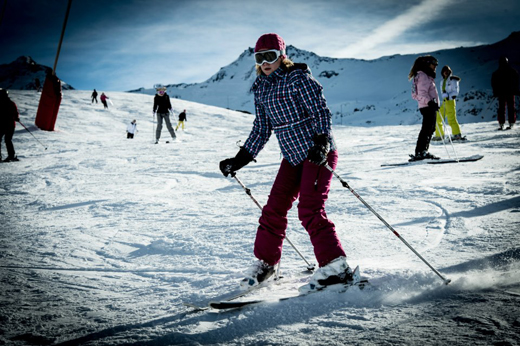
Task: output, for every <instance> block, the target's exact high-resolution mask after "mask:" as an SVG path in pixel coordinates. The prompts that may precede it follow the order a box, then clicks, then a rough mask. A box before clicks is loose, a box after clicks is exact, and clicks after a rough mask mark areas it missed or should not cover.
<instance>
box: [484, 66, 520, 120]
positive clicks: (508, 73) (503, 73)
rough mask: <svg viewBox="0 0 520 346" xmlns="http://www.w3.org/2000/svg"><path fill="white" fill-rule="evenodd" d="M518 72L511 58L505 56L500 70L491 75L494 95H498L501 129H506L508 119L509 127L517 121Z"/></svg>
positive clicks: (498, 116)
mask: <svg viewBox="0 0 520 346" xmlns="http://www.w3.org/2000/svg"><path fill="white" fill-rule="evenodd" d="M518 79H519V78H518V72H517V71H516V70H515V69H514V68H513V67H511V65H509V60H508V59H507V58H506V57H505V56H503V57H501V58H500V60H499V66H498V70H496V71H495V72H493V75H492V76H491V86H492V88H493V97H498V115H497V119H498V125H499V128H498V129H499V130H503V129H504V124H505V122H506V107H507V120H508V122H509V127H508V129H512V128H513V127H514V126H515V123H516V113H515V95H519V94H520V93H519V91H518V90H519V88H518Z"/></svg>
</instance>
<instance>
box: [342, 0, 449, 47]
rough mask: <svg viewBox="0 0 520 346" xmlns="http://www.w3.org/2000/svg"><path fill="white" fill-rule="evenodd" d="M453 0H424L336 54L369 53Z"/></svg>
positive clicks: (437, 12) (414, 26) (434, 16)
mask: <svg viewBox="0 0 520 346" xmlns="http://www.w3.org/2000/svg"><path fill="white" fill-rule="evenodd" d="M452 2H453V0H424V1H423V2H421V3H420V4H418V5H416V6H414V7H411V8H410V9H408V10H407V11H406V12H404V13H402V14H400V15H399V16H397V17H395V18H393V19H391V20H389V21H387V22H385V23H384V24H383V25H381V26H379V27H377V28H376V29H375V30H373V31H372V32H371V33H370V34H369V35H368V36H366V37H364V38H363V39H361V40H359V41H358V42H355V43H352V44H350V45H349V46H347V47H346V48H344V49H341V50H340V51H338V52H337V53H336V55H337V56H351V57H354V56H357V57H360V56H363V55H366V56H368V55H370V53H371V52H370V51H371V50H373V49H374V48H376V47H377V46H378V45H381V44H384V43H387V42H389V41H393V40H395V39H396V38H398V37H399V36H400V35H402V34H403V33H404V32H406V31H408V30H410V29H413V28H417V27H420V26H422V25H424V24H426V23H428V22H430V21H433V20H435V19H437V18H438V16H440V15H441V14H442V12H443V11H444V9H445V8H446V7H448V6H449V5H451V4H452Z"/></svg>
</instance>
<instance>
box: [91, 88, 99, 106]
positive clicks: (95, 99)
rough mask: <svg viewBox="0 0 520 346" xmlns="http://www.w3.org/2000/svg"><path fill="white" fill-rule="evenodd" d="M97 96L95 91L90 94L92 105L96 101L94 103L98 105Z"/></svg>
mask: <svg viewBox="0 0 520 346" xmlns="http://www.w3.org/2000/svg"><path fill="white" fill-rule="evenodd" d="M97 95H98V93H97V91H96V89H94V91H93V92H92V103H94V101H96V103H98V102H97Z"/></svg>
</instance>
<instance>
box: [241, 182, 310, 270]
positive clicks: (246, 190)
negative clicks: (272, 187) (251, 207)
mask: <svg viewBox="0 0 520 346" xmlns="http://www.w3.org/2000/svg"><path fill="white" fill-rule="evenodd" d="M232 176H233V178H235V180H236V181H237V182H238V183H239V184H240V186H242V188H243V189H244V191H245V192H246V194H247V195H248V196H249V197H251V199H252V200H253V202H255V204H256V205H257V207H258V208H260V210H262V206H261V205H260V203H258V201H257V200H256V198H255V197H254V196H253V194H252V193H251V190H250V189H249V188H248V187H246V186H245V185H244V184H243V183H242V182H241V181H240V179H238V178H237V175H236V173H233V174H232ZM285 240H287V242H288V243H289V244H290V245H291V246H292V247H293V249H294V250H295V251H296V253H298V255H300V257H301V258H302V260H303V261H304V262H305V263H307V270H309V271H313V270H314V268H315V265H314V264H310V263H309V261H307V259H305V257H304V256H303V255H302V253H301V252H300V251H299V250H298V248H297V247H296V246H295V245H294V244H293V242H292V241H291V240H290V239H289V237H287V235H286V236H285Z"/></svg>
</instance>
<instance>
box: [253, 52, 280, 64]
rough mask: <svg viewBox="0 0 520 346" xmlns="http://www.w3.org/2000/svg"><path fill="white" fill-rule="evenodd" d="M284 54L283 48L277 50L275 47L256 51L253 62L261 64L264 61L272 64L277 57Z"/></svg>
mask: <svg viewBox="0 0 520 346" xmlns="http://www.w3.org/2000/svg"><path fill="white" fill-rule="evenodd" d="M282 54H285V52H284V51H283V50H277V49H270V50H264V51H262V52H256V53H255V63H256V64H257V65H262V64H263V63H264V62H266V63H268V64H272V63H273V62H275V61H276V60H278V58H279V57H280V56H281V55H282Z"/></svg>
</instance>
